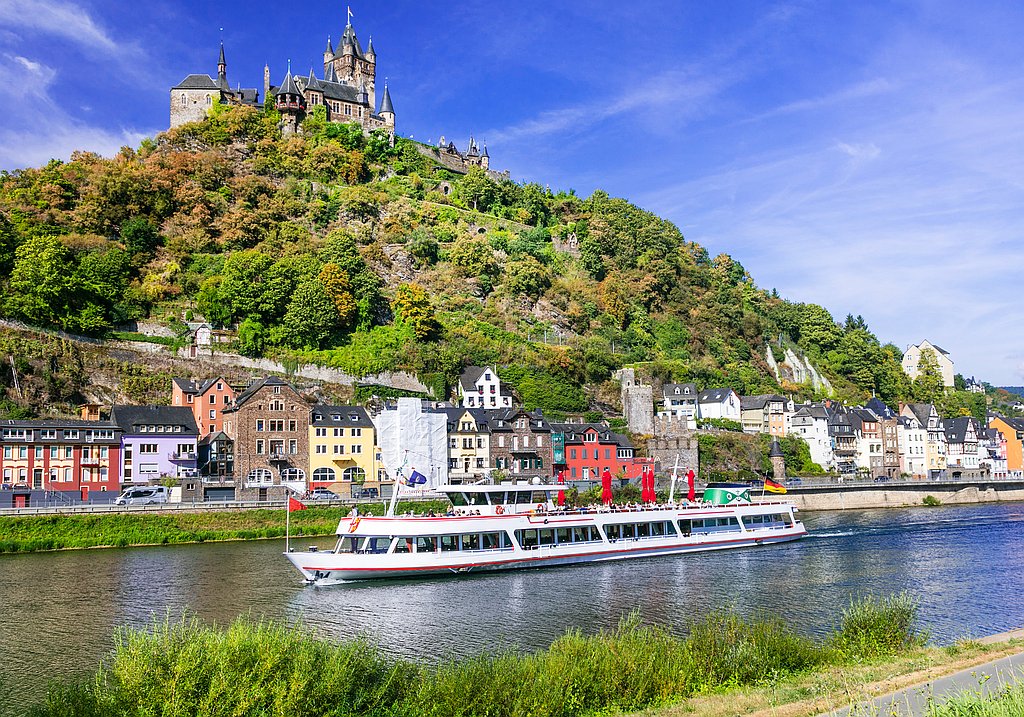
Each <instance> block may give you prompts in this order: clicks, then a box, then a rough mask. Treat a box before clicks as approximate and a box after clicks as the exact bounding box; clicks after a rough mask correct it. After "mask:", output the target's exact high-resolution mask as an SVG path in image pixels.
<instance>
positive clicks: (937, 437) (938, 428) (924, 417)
mask: <svg viewBox="0 0 1024 717" xmlns="http://www.w3.org/2000/svg"><path fill="white" fill-rule="evenodd" d="M900 415H901V416H908V417H909V416H914V417H915V418H917V420H918V421H920V423H921V426H923V427H924V429H925V430H926V431H927V432H928V437H927V441H926V442H925V467H926V470H927V472H928V477H929V478H933V479H938V478H945V477H946V431H945V427H944V426H943V423H942V418H941V417H940V416H939V412H938V410H936V408H935V406H934V405H933V404H931V403H908V404H905V405H901V406H900Z"/></svg>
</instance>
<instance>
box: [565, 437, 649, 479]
mask: <svg viewBox="0 0 1024 717" xmlns="http://www.w3.org/2000/svg"><path fill="white" fill-rule="evenodd" d="M551 431H552V435H553V436H556V435H557V436H558V437H559V440H558V441H556V444H561V445H563V446H564V453H562V454H561V455H562V458H561V459H560V460H556V463H555V470H556V471H558V470H565V471H567V472H568V475H567V478H568V479H569V480H599V479H600V477H601V474H602V473H603V472H604V471H605V469H607V470H608V472H609V473H611V474H612V475H613V476H621V477H623V478H627V479H630V480H633V479H635V478H638V477H639V476H640V472H641V471H642V469H643V465H644V464H645V463H646V461H645V460H643V459H641V460H637V459H636V458H635V455H634V448H633V444H632V443H631V442H630V440H629V439H628V438H627V437H626V436H624V435H622V434H619V433H615V432H614V431H612V430H611V429H610V428H608V426H605V425H604V424H600V423H553V424H551Z"/></svg>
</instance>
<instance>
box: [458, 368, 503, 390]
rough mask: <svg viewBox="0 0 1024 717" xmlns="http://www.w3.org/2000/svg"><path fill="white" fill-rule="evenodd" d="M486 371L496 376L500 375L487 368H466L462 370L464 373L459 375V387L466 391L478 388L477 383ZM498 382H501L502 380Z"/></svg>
mask: <svg viewBox="0 0 1024 717" xmlns="http://www.w3.org/2000/svg"><path fill="white" fill-rule="evenodd" d="M486 371H490V372H491V373H492V374H494V376H497V375H498V372H497V371H494V370H493V369H491V368H489V367H487V366H466V368H464V369H462V373H460V374H459V385H460V386H462V388H463V389H464V390H466V391H468V390H470V389H474V388H476V382H477V381H479V380H480V377H481V376H483V375H484V372H486ZM498 380H499V381H500V380H501V379H498Z"/></svg>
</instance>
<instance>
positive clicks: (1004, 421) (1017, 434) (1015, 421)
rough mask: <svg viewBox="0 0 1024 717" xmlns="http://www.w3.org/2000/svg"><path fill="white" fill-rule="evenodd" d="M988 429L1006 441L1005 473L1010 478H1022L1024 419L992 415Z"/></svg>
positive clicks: (1023, 468) (1023, 470) (1023, 469)
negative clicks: (994, 431)
mask: <svg viewBox="0 0 1024 717" xmlns="http://www.w3.org/2000/svg"><path fill="white" fill-rule="evenodd" d="M988 427H989V428H994V429H996V431H998V432H999V434H1000V435H1001V436H1002V437H1003V440H1004V441H1006V471H1007V475H1008V476H1009V477H1011V478H1018V477H1021V476H1024V418H1004V417H1003V416H998V415H992V416H989V419H988Z"/></svg>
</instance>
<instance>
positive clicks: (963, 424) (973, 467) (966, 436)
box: [943, 416, 981, 478]
mask: <svg viewBox="0 0 1024 717" xmlns="http://www.w3.org/2000/svg"><path fill="white" fill-rule="evenodd" d="M943 427H944V428H945V433H946V467H947V469H948V471H949V477H950V478H974V477H977V476H978V472H979V471H980V470H981V458H980V454H979V451H978V435H979V433H981V425H980V424H979V423H978V420H977V419H976V418H973V417H971V416H960V417H957V418H947V419H945V420H944V421H943Z"/></svg>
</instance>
